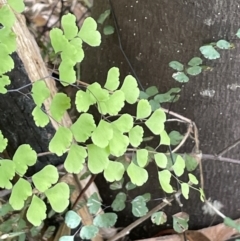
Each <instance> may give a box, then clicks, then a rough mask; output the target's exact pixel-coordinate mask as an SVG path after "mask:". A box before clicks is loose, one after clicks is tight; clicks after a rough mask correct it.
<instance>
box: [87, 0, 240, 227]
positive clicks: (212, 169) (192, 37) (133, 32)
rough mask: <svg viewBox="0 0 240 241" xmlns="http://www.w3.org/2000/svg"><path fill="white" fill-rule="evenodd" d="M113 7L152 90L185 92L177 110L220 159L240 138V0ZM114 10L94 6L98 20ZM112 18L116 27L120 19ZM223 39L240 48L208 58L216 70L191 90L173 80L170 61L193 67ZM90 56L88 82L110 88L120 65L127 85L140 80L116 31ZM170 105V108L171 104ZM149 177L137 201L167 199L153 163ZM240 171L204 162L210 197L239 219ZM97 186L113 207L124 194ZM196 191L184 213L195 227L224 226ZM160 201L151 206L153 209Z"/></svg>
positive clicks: (195, 80) (233, 154)
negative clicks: (129, 79) (239, 35)
mask: <svg viewBox="0 0 240 241" xmlns="http://www.w3.org/2000/svg"><path fill="white" fill-rule="evenodd" d="M112 5H113V8H114V11H115V15H116V18H117V22H118V25H119V32H120V37H121V41H122V47H123V49H124V51H125V53H126V55H127V56H128V58H129V60H130V62H131V65H132V66H133V69H134V70H135V72H136V73H137V75H138V77H139V80H140V81H141V82H142V85H143V86H144V88H147V87H148V86H152V85H156V86H157V87H158V89H159V91H160V93H164V92H166V91H168V90H169V89H170V88H172V87H181V88H182V91H181V97H180V100H179V101H178V102H176V103H174V104H173V105H172V107H171V109H172V110H173V111H174V112H177V113H179V114H181V115H183V116H185V117H187V118H189V119H191V120H193V121H194V122H195V123H196V125H197V126H198V128H199V139H200V149H201V151H202V152H203V153H205V154H206V153H208V154H216V153H219V152H220V151H221V150H223V149H224V148H225V147H227V146H229V145H230V144H232V143H234V142H235V141H236V140H237V139H239V136H240V128H239V119H240V112H239V111H238V109H239V108H240V101H239V100H238V99H239V90H238V89H237V90H236V91H231V90H230V89H229V88H228V85H231V84H236V83H238V82H239V77H238V76H239V73H240V72H239V61H240V55H239V54H238V53H239V51H240V44H239V40H238V39H236V36H235V33H236V32H237V30H238V28H239V26H240V12H239V11H238V9H239V6H240V0H229V1H219V0H209V1H197V2H196V1H192V0H181V1H179V0H172V1H168V0H155V1H136V0H121V1H118V0H112ZM107 9H110V5H109V2H108V0H97V1H95V2H94V7H93V10H92V16H93V17H94V18H95V19H96V18H98V16H99V15H100V14H101V13H103V12H104V11H105V10H107ZM107 21H108V23H110V24H112V25H114V21H113V16H111V18H110V19H109V20H107ZM219 39H226V40H229V41H230V42H232V43H233V44H234V45H235V49H232V50H226V51H220V52H221V58H220V59H218V60H215V61H207V60H205V63H204V64H205V65H208V66H212V67H213V70H212V71H207V72H204V73H202V74H200V75H199V76H197V77H191V78H190V81H189V82H188V83H186V84H184V85H182V84H180V83H178V82H176V81H175V80H174V79H173V78H172V77H171V75H172V74H173V71H172V70H171V69H170V68H169V67H168V63H169V62H170V61H172V60H177V61H180V62H181V63H185V64H186V63H187V62H188V61H189V60H190V59H191V58H192V57H195V56H199V57H201V54H200V52H199V50H198V49H199V47H201V46H202V45H204V44H206V43H210V42H214V41H217V40H219ZM85 56H86V59H85V60H84V63H83V68H82V81H86V82H94V81H98V82H100V83H102V84H103V83H104V82H105V80H106V76H107V71H108V69H109V68H111V67H113V66H116V67H119V68H120V70H121V79H122V80H123V79H124V77H125V76H126V75H127V74H128V73H131V74H133V75H134V73H133V72H132V71H131V68H130V67H129V65H128V64H127V61H126V59H125V58H124V56H123V54H122V52H121V51H120V48H119V43H118V37H117V34H116V31H115V34H114V35H110V36H104V35H102V44H101V46H100V47H98V48H88V49H87V52H86V54H85ZM204 90H214V91H215V94H214V96H213V97H208V96H202V95H201V92H202V91H204ZM164 107H166V108H167V107H168V105H165V106H164ZM175 127H176V126H175ZM177 128H179V127H177ZM184 131H185V130H184ZM152 144H153V145H155V143H152ZM191 148H192V145H188V146H187V147H186V149H182V151H186V150H187V151H190V150H191ZM226 155H227V157H229V158H235V159H240V158H239V148H238V147H236V148H234V149H232V150H231V151H230V152H228V153H227V154H226ZM149 173H150V174H149V182H148V184H146V185H144V186H143V187H141V188H139V190H138V192H137V193H136V192H135V193H134V192H133V193H131V192H130V194H131V197H129V198H134V197H135V196H136V195H139V194H144V193H146V192H149V191H151V193H152V195H153V196H152V197H153V198H160V197H164V194H163V193H162V192H160V191H159V183H158V179H157V175H156V167H155V166H153V165H152V166H150V167H149ZM239 173H240V165H238V164H232V163H224V162H219V161H213V160H204V161H203V176H204V182H205V185H204V186H205V193H206V196H207V197H210V198H211V199H212V200H218V201H220V202H221V203H222V204H223V205H224V208H223V209H222V211H223V212H224V213H225V215H227V216H230V217H232V218H238V217H239V216H240V212H239V210H240V204H239V202H238V200H239V196H240V189H239V188H238V187H239V183H240V175H239ZM153 183H154V184H153ZM97 185H98V187H99V189H100V193H101V195H102V197H103V200H104V202H105V204H106V205H108V204H111V202H112V200H113V199H114V197H115V195H116V192H115V191H111V190H109V191H107V192H106V184H105V183H103V180H102V179H101V178H99V179H98V182H97ZM190 192H191V195H190V200H188V201H184V200H183V203H184V207H183V211H186V212H188V213H189V214H190V228H192V229H194V228H202V227H206V226H208V225H210V224H212V221H213V223H217V222H220V221H222V220H221V219H220V218H216V219H214V220H213V218H212V217H210V216H209V215H204V214H203V211H202V206H203V203H202V202H201V201H200V199H199V193H198V192H196V191H193V190H191V191H190ZM156 203H157V202H154V201H152V202H150V203H149V207H153V206H155V205H156ZM166 210H167V212H168V215H169V217H170V215H171V214H174V213H176V212H179V211H181V209H180V207H179V206H178V204H177V203H174V205H173V207H171V208H167V209H166ZM120 219H121V222H120V223H119V224H120V225H124V226H126V224H127V223H130V222H131V221H132V219H133V218H132V215H131V206H130V205H129V206H128V208H127V209H126V210H125V211H123V212H121V213H120ZM169 223H170V224H171V220H169ZM149 225H150V224H149Z"/></svg>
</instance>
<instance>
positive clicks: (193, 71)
mask: <svg viewBox="0 0 240 241" xmlns="http://www.w3.org/2000/svg"><path fill="white" fill-rule="evenodd" d="M201 72H202V67H201V66H193V67H190V68H187V73H188V74H190V75H198V74H200V73H201Z"/></svg>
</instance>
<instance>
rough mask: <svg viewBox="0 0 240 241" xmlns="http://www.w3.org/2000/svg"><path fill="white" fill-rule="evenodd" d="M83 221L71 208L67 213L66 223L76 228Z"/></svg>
mask: <svg viewBox="0 0 240 241" xmlns="http://www.w3.org/2000/svg"><path fill="white" fill-rule="evenodd" d="M80 222H81V217H80V216H79V215H78V214H77V213H76V212H74V211H72V210H70V211H68V212H67V213H66V215H65V223H66V225H67V226H68V227H69V228H71V229H74V228H76V227H77V226H78V225H79V224H80Z"/></svg>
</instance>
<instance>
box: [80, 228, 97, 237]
mask: <svg viewBox="0 0 240 241" xmlns="http://www.w3.org/2000/svg"><path fill="white" fill-rule="evenodd" d="M98 231H99V229H98V227H96V226H94V225H85V226H83V227H82V229H81V231H80V234H79V235H80V237H81V238H82V239H84V240H85V239H87V240H89V239H92V238H94V237H95V236H96V235H97V233H98Z"/></svg>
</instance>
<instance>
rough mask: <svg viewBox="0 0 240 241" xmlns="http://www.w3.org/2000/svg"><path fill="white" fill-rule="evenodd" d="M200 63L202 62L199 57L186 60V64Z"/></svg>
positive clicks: (195, 64) (194, 64)
mask: <svg viewBox="0 0 240 241" xmlns="http://www.w3.org/2000/svg"><path fill="white" fill-rule="evenodd" d="M200 64H202V59H201V58H199V57H194V58H192V59H191V60H190V61H189V62H188V65H190V66H197V65H200Z"/></svg>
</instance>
